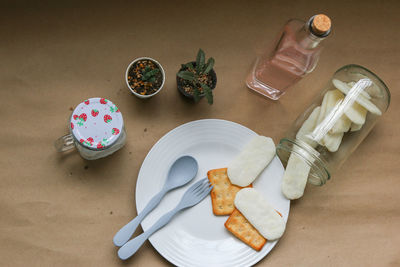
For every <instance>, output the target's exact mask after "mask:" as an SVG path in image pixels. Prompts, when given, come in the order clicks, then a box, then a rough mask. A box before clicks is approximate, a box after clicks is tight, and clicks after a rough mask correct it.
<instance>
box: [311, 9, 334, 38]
mask: <svg viewBox="0 0 400 267" xmlns="http://www.w3.org/2000/svg"><path fill="white" fill-rule="evenodd" d="M311 29H312V32H313V33H314V34H315V35H318V36H326V35H328V34H329V32H330V30H331V19H330V18H329V17H328V16H327V15H324V14H318V15H316V16H314V19H313V21H312V23H311Z"/></svg>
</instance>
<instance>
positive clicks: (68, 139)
mask: <svg viewBox="0 0 400 267" xmlns="http://www.w3.org/2000/svg"><path fill="white" fill-rule="evenodd" d="M54 147H55V148H56V150H57V151H58V152H63V151H67V150H71V149H73V148H74V147H75V143H74V138H73V137H72V134H67V135H64V136H61V137H60V138H58V139H57V140H56V141H55V142H54Z"/></svg>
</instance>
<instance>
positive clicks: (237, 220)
mask: <svg viewBox="0 0 400 267" xmlns="http://www.w3.org/2000/svg"><path fill="white" fill-rule="evenodd" d="M225 227H226V229H228V230H229V232H231V233H232V234H233V235H234V236H236V237H237V238H239V239H240V240H242V241H243V242H244V243H246V244H247V245H249V246H250V247H252V248H253V249H255V250H257V251H260V250H261V249H262V248H263V246H264V245H265V243H266V242H267V240H266V239H265V238H264V237H263V236H262V235H261V234H260V233H259V232H258V231H257V230H256V229H255V228H254V227H253V226H252V225H251V224H250V223H249V221H247V219H246V218H245V217H244V216H243V215H242V214H241V213H240V211H239V210H237V209H235V210H234V211H233V212H232V214H231V216H229V218H228V220H227V221H226V222H225Z"/></svg>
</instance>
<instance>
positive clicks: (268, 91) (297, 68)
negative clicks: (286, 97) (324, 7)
mask: <svg viewBox="0 0 400 267" xmlns="http://www.w3.org/2000/svg"><path fill="white" fill-rule="evenodd" d="M312 19H313V18H311V20H310V21H309V22H308V23H306V22H303V21H300V20H290V21H289V22H288V23H287V24H286V25H285V27H284V29H283V31H282V34H281V35H280V38H279V40H278V42H277V45H276V47H275V49H274V50H273V51H272V52H266V53H265V54H264V55H262V56H261V57H259V58H258V60H257V62H256V64H255V66H254V68H253V70H252V71H251V72H250V74H249V76H248V77H247V80H246V84H247V86H248V87H249V88H250V89H253V90H255V91H256V92H258V93H260V94H262V95H265V96H267V97H269V98H271V99H273V100H277V99H279V98H280V97H281V96H282V95H283V94H284V93H285V92H286V90H287V89H288V88H289V87H290V86H292V85H293V84H295V83H296V82H298V81H299V80H300V79H301V78H302V77H303V76H305V75H306V74H307V73H309V72H311V71H313V69H314V68H315V66H316V64H317V62H318V59H319V55H320V52H321V49H322V47H321V46H318V44H319V43H320V41H321V40H322V39H323V38H324V37H325V36H324V37H319V36H316V35H314V34H313V33H312V32H311V31H310V24H309V23H312ZM328 33H329V32H328Z"/></svg>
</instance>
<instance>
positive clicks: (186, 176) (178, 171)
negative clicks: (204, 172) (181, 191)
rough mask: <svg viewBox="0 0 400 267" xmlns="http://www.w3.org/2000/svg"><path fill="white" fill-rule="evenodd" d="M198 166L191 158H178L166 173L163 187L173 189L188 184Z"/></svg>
mask: <svg viewBox="0 0 400 267" xmlns="http://www.w3.org/2000/svg"><path fill="white" fill-rule="evenodd" d="M198 169H199V165H198V164H197V161H196V160H195V159H194V158H193V157H191V156H183V157H180V158H178V159H177V160H176V161H175V162H174V163H173V164H172V166H171V168H170V169H169V171H168V176H167V180H166V181H165V184H164V187H166V188H168V189H170V190H171V189H174V188H177V187H181V186H182V185H185V184H187V183H188V182H190V181H191V180H192V179H193V178H194V177H195V176H196V174H197V171H198Z"/></svg>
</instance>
